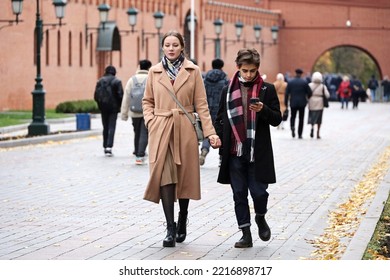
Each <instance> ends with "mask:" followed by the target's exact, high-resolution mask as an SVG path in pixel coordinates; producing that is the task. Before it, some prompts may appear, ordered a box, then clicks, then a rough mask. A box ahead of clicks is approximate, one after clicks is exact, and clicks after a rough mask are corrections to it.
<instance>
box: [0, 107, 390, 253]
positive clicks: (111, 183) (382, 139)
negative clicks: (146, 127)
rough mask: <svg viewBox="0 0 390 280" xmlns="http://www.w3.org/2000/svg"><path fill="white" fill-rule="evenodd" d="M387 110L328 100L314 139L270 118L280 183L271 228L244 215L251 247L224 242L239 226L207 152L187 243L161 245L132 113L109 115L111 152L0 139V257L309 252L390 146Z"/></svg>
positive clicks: (81, 143) (95, 141)
mask: <svg viewBox="0 0 390 280" xmlns="http://www.w3.org/2000/svg"><path fill="white" fill-rule="evenodd" d="M377 105H378V106H377ZM388 109H389V106H388V105H387V104H361V106H360V107H359V110H357V111H352V110H349V111H341V110H340V109H339V108H338V104H333V103H331V107H330V108H328V109H326V110H325V112H324V118H323V121H324V124H323V127H322V139H320V140H317V139H310V138H309V136H308V133H309V128H308V126H307V125H305V130H304V139H303V140H298V139H292V138H291V134H290V131H289V129H288V125H286V126H285V127H286V129H285V130H277V129H276V128H271V133H272V137H273V148H274V153H275V165H276V172H277V183H276V184H273V185H270V186H269V192H270V201H269V211H268V214H267V221H268V222H269V224H270V225H271V229H272V233H273V234H272V238H271V240H270V241H268V242H263V241H261V240H259V238H258V237H257V235H256V234H257V228H256V226H255V224H254V221H253V219H254V217H252V221H253V226H252V228H251V230H252V236H253V238H254V247H253V248H249V249H248V250H247V249H245V250H241V249H236V248H233V245H234V243H235V242H236V241H237V240H238V239H239V238H240V237H241V232H240V231H239V230H238V228H237V222H236V220H235V216H234V204H233V200H232V194H231V189H230V186H229V185H221V184H218V183H217V182H216V177H217V174H218V152H217V151H215V150H212V151H211V152H210V154H209V155H208V156H207V159H206V163H205V165H204V166H202V167H201V181H202V199H201V200H200V201H191V202H190V209H189V225H188V236H187V239H186V241H185V242H184V243H182V244H178V245H177V247H176V248H162V245H161V244H162V239H163V238H164V237H165V226H164V216H163V212H162V207H161V204H154V203H150V202H147V201H144V200H143V199H142V196H143V192H144V188H145V184H146V182H147V179H148V177H149V170H148V166H147V165H144V166H136V165H135V164H134V157H132V155H131V154H132V149H133V147H132V145H133V141H132V127H131V123H129V122H122V121H118V123H117V134H116V136H115V145H114V154H115V156H114V157H112V158H106V157H104V155H103V153H102V147H101V141H102V140H101V136H100V135H95V136H90V137H86V138H80V139H72V140H66V141H58V142H49V143H45V144H37V145H27V146H23V147H14V148H7V149H1V148H0V154H1V156H0V165H1V166H2V167H3V168H2V169H1V170H0V178H1V181H0V198H1V202H2V206H1V207H0V259H3V260H6V259H29V258H34V259H91V260H100V259H104V260H110V259H111V260H118V259H137V260H138V259H139V260H163V259H185V260H188V259H200V260H213V259H215V260H224V259H226V260H235V259H241V260H245V259H259V260H260V259H275V260H279V259H280V260H290V259H291V260H294V259H295V260H298V259H301V258H309V257H310V256H311V253H312V251H313V250H314V249H315V248H313V246H312V244H311V243H310V240H314V239H315V238H316V237H318V236H320V235H321V234H323V230H324V229H325V228H326V226H327V215H328V213H329V212H330V211H332V210H334V209H335V208H336V207H337V205H338V204H340V203H341V202H343V201H345V200H346V199H347V198H348V196H349V193H350V192H351V190H352V189H353V188H354V186H355V185H356V184H357V182H359V181H360V180H361V178H362V176H363V175H364V173H365V172H366V171H367V170H368V169H369V168H370V167H371V166H372V164H373V163H374V161H375V160H377V158H378V156H379V154H380V153H381V152H382V151H383V150H384V149H385V148H386V147H387V146H389V145H390V139H389V137H390V124H389V122H388V115H386V114H385V113H383V114H378V112H386V111H388ZM94 125H95V123H94ZM99 125H100V124H99V123H96V126H95V127H94V129H99ZM378 195H381V196H384V195H385V194H383V193H378ZM374 200H375V199H369V200H368V201H367V206H369V205H370V203H371V201H374ZM251 210H252V211H253V207H252V205H251ZM177 212H178V207H177V205H176V209H175V215H177ZM362 224H363V223H362ZM351 239H352V238H351ZM351 239H348V240H345V243H346V244H348V243H349V242H351ZM352 243H353V240H352V242H351V244H352ZM360 245H361V244H359V246H360Z"/></svg>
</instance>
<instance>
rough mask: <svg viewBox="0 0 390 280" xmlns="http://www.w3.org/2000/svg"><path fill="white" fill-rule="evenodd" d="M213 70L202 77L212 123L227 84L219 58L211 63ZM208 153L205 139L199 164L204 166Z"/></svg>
mask: <svg viewBox="0 0 390 280" xmlns="http://www.w3.org/2000/svg"><path fill="white" fill-rule="evenodd" d="M211 66H212V68H213V69H211V70H210V71H208V72H207V73H206V75H205V77H204V80H203V81H204V86H205V89H206V95H207V103H208V106H209V110H210V116H211V120H212V122H214V120H215V118H216V117H217V113H218V109H219V100H220V99H221V92H222V89H223V88H224V87H225V86H226V85H227V84H228V82H229V79H228V76H227V74H226V73H225V72H224V71H223V70H222V68H223V66H224V61H223V60H222V59H220V58H216V59H214V60H213V61H212V62H211ZM209 151H210V142H209V139H205V140H203V142H202V147H201V149H200V152H201V153H200V156H199V164H200V165H204V163H205V161H206V156H207V154H208V153H209Z"/></svg>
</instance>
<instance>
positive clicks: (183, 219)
mask: <svg viewBox="0 0 390 280" xmlns="http://www.w3.org/2000/svg"><path fill="white" fill-rule="evenodd" d="M189 202H190V200H189V199H179V206H180V212H179V218H178V221H177V234H176V242H179V243H181V242H183V241H184V240H185V239H186V237H187V217H188V204H189Z"/></svg>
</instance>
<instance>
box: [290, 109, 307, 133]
mask: <svg viewBox="0 0 390 280" xmlns="http://www.w3.org/2000/svg"><path fill="white" fill-rule="evenodd" d="M297 112H298V113H299V122H298V136H302V132H303V121H304V119H305V107H291V118H290V126H291V130H293V131H295V117H296V116H297Z"/></svg>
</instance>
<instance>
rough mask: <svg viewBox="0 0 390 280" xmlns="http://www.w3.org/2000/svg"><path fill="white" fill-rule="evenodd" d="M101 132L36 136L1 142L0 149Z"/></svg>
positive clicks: (87, 135) (81, 136) (91, 131)
mask: <svg viewBox="0 0 390 280" xmlns="http://www.w3.org/2000/svg"><path fill="white" fill-rule="evenodd" d="M101 133H102V132H101V130H88V131H75V132H67V133H63V134H55V135H45V136H36V137H31V138H25V139H17V140H9V141H0V148H12V147H19V146H27V145H35V144H42V143H46V142H49V141H63V140H70V139H76V138H83V137H90V136H97V135H100V134H101Z"/></svg>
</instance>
